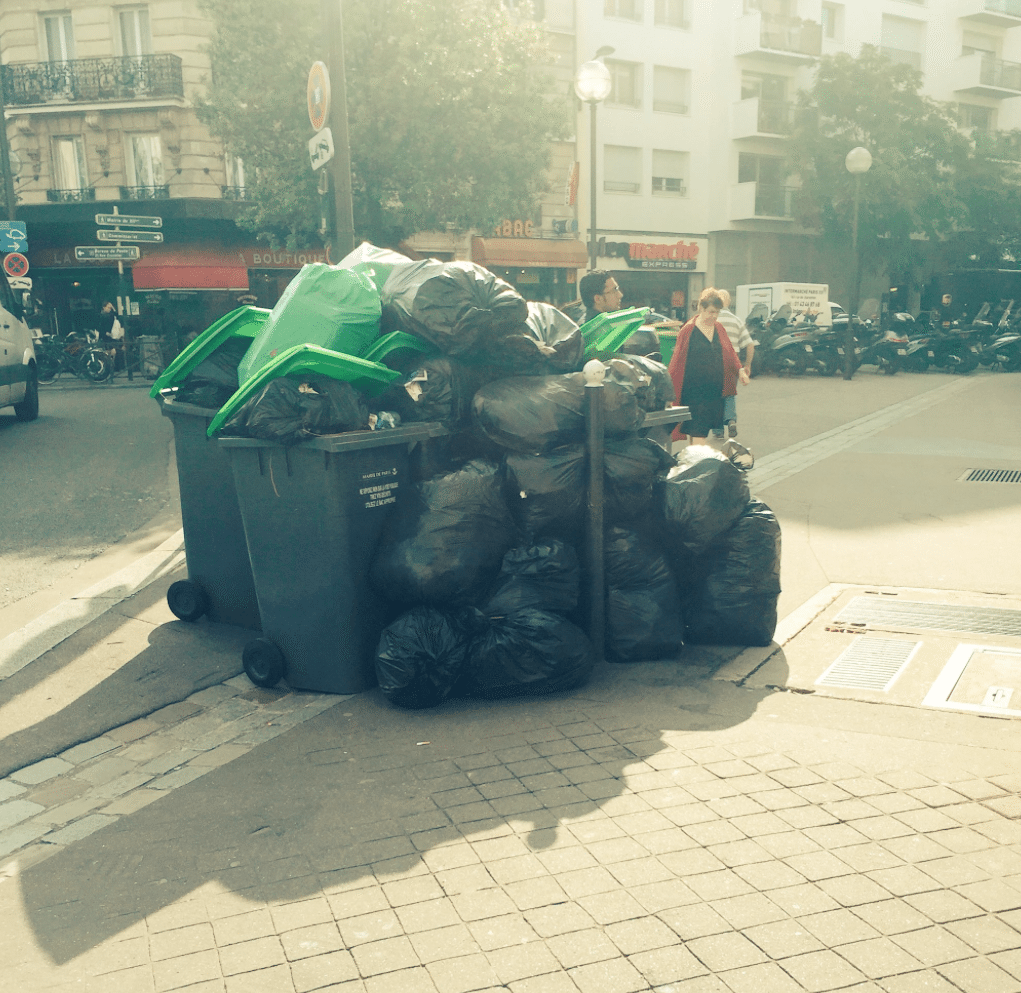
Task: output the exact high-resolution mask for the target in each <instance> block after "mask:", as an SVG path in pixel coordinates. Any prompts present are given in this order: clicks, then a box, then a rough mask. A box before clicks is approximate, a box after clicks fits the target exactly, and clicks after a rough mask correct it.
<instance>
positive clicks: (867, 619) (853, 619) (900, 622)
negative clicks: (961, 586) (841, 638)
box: [836, 596, 1021, 638]
mask: <svg viewBox="0 0 1021 993" xmlns="http://www.w3.org/2000/svg"><path fill="white" fill-rule="evenodd" d="M836 621H837V622H838V623H842V624H866V625H869V626H871V627H897V628H908V629H918V630H920V631H967V632H969V633H971V634H996V635H1003V636H1005V637H1008V638H1021V610H1003V609H1002V608H999V607H963V606H958V605H955V604H949V603H921V602H919V601H916V600H888V599H886V598H885V597H884V598H883V599H879V598H878V597H870V596H856V597H855V598H854V599H853V600H852V601H851V602H850V603H849V604H848V605H847V606H846V607H844V609H843V610H842V611H841V612H840V614H839V615H838V616H837V618H836Z"/></svg>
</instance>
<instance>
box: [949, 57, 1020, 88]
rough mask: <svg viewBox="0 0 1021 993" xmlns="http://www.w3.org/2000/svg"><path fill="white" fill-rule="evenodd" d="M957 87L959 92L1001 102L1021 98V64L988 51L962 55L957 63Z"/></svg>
mask: <svg viewBox="0 0 1021 993" xmlns="http://www.w3.org/2000/svg"><path fill="white" fill-rule="evenodd" d="M953 88H954V90H956V91H957V92H958V93H974V94H976V95H978V96H984V97H994V98H998V99H1001V100H1003V99H1006V98H1007V97H1016V96H1021V63H1018V62H1005V61H1003V60H1002V59H997V58H995V57H993V56H992V55H989V54H987V53H985V52H972V53H970V54H969V55H962V56H961V57H960V58H959V59H957V61H956V62H955V63H954V70H953Z"/></svg>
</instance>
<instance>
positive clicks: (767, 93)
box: [741, 72, 787, 103]
mask: <svg viewBox="0 0 1021 993" xmlns="http://www.w3.org/2000/svg"><path fill="white" fill-rule="evenodd" d="M754 97H759V98H760V99H761V100H775V101H778V102H780V103H782V102H783V101H785V100H786V99H787V77H786V76H774V75H773V74H772V73H767V72H743V73H741V99H742V100H751V99H753V98H754Z"/></svg>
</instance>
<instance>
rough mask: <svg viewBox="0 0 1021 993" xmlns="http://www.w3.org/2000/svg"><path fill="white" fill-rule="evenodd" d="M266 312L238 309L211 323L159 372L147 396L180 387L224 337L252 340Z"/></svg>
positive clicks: (267, 315)
mask: <svg viewBox="0 0 1021 993" xmlns="http://www.w3.org/2000/svg"><path fill="white" fill-rule="evenodd" d="M269 314H270V312H269V311H268V310H266V309H265V308H263V307H238V308H237V310H232V311H231V312H230V313H229V314H224V315H223V317H221V318H220V319H219V320H217V321H213V323H212V324H210V325H209V327H207V328H206V329H205V331H203V332H202V334H200V335H199V336H198V337H197V338H196V339H195V340H194V341H193V342H191V343H190V344H189V345H188V346H187V347H186V348H184V350H183V351H182V352H181V354H180V355H178V356H177V358H175V359H174V361H173V362H171V363H170V365H168V366H167V367H166V369H164V370H163V372H161V373H160V375H159V378H158V379H157V380H156V382H155V383H153V386H152V389H151V390H150V391H149V396H151V397H155V396H158V395H159V393H160V392H161V391H162V390H165V389H168V388H169V387H171V386H180V385H181V383H182V382H184V380H185V379H186V378H187V376H188V375H189V373H191V372H192V371H193V370H194V369H195V368H196V367H197V366H198V365H200V364H201V363H202V362H204V361H205V360H206V359H207V358H209V356H210V355H212V354H213V352H215V351H216V350H217V349H218V348H219V347H220V346H221V345H222V344H223V343H224V342H225V341H227V339H228V338H254V337H255V336H256V335H257V334H258V333H259V329H260V328H261V327H262V325H263V323H264V322H265V320H266V318H267V317H269Z"/></svg>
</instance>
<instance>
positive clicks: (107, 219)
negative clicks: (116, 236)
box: [96, 214, 163, 228]
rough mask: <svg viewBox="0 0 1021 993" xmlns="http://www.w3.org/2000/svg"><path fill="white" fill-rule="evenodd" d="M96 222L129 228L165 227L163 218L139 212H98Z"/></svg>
mask: <svg viewBox="0 0 1021 993" xmlns="http://www.w3.org/2000/svg"><path fill="white" fill-rule="evenodd" d="M96 223H97V224H112V225H114V226H117V225H120V226H122V227H129V228H161V227H163V218H162V217H149V216H140V215H138V214H96Z"/></svg>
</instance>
